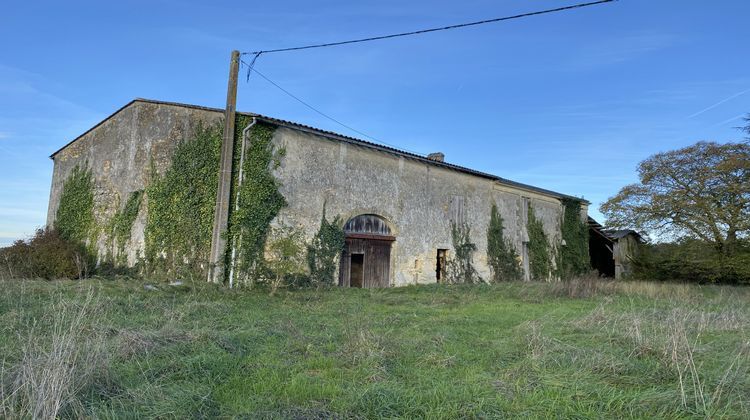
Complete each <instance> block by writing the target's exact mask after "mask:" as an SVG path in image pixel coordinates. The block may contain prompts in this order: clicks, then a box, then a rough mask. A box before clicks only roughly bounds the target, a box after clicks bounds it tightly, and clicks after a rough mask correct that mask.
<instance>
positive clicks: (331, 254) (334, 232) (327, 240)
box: [307, 206, 346, 285]
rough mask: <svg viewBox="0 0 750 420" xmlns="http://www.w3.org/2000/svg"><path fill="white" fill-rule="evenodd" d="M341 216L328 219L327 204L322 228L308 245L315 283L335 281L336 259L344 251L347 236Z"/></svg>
mask: <svg viewBox="0 0 750 420" xmlns="http://www.w3.org/2000/svg"><path fill="white" fill-rule="evenodd" d="M342 225H343V222H342V220H341V219H340V218H339V216H336V217H334V218H333V220H332V221H330V222H329V221H328V220H327V219H326V211H325V206H324V207H323V218H322V219H321V220H320V229H318V233H316V234H315V236H314V237H313V239H312V242H311V243H310V244H309V245H308V246H307V266H308V268H309V269H310V281H311V283H312V284H313V285H326V284H333V283H334V282H335V279H334V274H335V273H336V259H337V258H338V257H339V256H340V255H341V253H342V252H343V251H344V247H345V246H346V239H345V238H346V236H345V234H344V229H343V228H342V227H341V226H342Z"/></svg>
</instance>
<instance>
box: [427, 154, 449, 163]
mask: <svg viewBox="0 0 750 420" xmlns="http://www.w3.org/2000/svg"><path fill="white" fill-rule="evenodd" d="M427 159H429V160H434V161H435V162H445V155H444V154H442V153H441V152H435V153H430V154H429V155H427Z"/></svg>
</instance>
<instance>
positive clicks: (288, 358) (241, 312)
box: [0, 279, 750, 418]
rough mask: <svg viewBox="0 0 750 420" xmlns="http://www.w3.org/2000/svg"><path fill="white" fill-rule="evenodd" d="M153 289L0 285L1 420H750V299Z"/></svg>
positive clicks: (569, 291)
mask: <svg viewBox="0 0 750 420" xmlns="http://www.w3.org/2000/svg"><path fill="white" fill-rule="evenodd" d="M145 285H146V284H145V283H143V282H141V281H136V280H129V279H92V280H86V281H79V282H69V281H60V282H42V281H5V282H0V286H1V287H2V294H1V295H0V355H1V356H0V357H1V358H2V381H1V382H0V383H1V384H2V388H1V389H0V396H1V398H2V405H1V409H2V411H0V417H9V418H12V417H19V416H20V417H31V416H36V417H40V418H44V417H49V416H59V417H95V418H141V417H159V418H196V417H197V418H201V417H204V418H214V417H240V418H332V417H339V418H349V417H362V418H375V417H405V418H458V417H471V418H473V417H485V418H495V417H521V416H523V417H537V418H538V417H578V418H582V417H583V418H601V417H610V418H611V417H663V418H705V417H711V418H721V417H725V418H750V289H748V288H735V287H720V286H711V287H705V286H704V287H701V286H688V285H677V284H654V283H633V282H630V283H618V284H615V283H600V284H598V286H596V287H595V289H596V290H593V288H594V286H592V285H591V284H585V283H580V284H578V283H574V284H572V285H566V284H535V283H532V284H524V283H508V284H499V285H492V286H438V285H433V286H423V287H406V288H396V289H380V290H359V289H338V288H334V289H330V290H300V291H282V292H280V293H278V294H277V295H276V296H273V297H269V296H268V293H267V292H266V291H263V290H245V291H236V290H226V289H221V288H218V287H211V286H207V285H195V286H191V285H187V286H178V287H172V286H167V285H162V284H157V285H156V286H157V289H158V290H149V289H150V288H149V289H147V288H145V287H144V286H145ZM571 295H574V296H575V295H584V296H586V295H591V296H588V297H571Z"/></svg>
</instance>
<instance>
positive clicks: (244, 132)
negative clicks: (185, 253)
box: [229, 117, 257, 289]
mask: <svg viewBox="0 0 750 420" xmlns="http://www.w3.org/2000/svg"><path fill="white" fill-rule="evenodd" d="M256 122H257V120H256V119H255V117H253V121H252V122H251V123H250V124H249V125H248V126H247V127H245V128H244V129H243V130H242V144H241V145H240V174H239V179H238V180H237V195H235V197H234V211H237V210H239V209H240V188H241V187H242V181H243V175H244V174H243V169H244V163H245V140H246V139H247V133H248V132H249V131H250V129H251V128H253V126H254V125H255V123H256ZM240 244H242V231H240ZM236 259H237V237H236V236H234V237H233V238H232V257H231V262H230V263H229V288H230V289H231V288H232V287H234V265H235V261H236Z"/></svg>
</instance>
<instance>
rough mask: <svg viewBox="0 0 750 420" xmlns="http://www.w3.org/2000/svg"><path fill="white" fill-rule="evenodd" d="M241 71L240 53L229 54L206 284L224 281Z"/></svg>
mask: <svg viewBox="0 0 750 420" xmlns="http://www.w3.org/2000/svg"><path fill="white" fill-rule="evenodd" d="M239 69H240V52H239V51H237V50H235V51H232V59H231V61H230V62H229V84H228V86H227V107H226V110H225V111H224V138H223V139H222V141H221V163H220V164H219V188H218V189H217V190H216V208H215V209H214V225H213V233H212V234H211V254H210V256H209V268H208V281H209V282H213V283H221V282H223V281H224V263H225V261H224V258H225V257H226V252H227V235H226V231H227V226H228V223H229V200H230V190H231V187H232V160H233V158H234V156H233V154H234V120H235V114H236V111H237V75H238V73H239Z"/></svg>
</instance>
